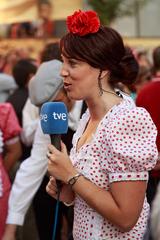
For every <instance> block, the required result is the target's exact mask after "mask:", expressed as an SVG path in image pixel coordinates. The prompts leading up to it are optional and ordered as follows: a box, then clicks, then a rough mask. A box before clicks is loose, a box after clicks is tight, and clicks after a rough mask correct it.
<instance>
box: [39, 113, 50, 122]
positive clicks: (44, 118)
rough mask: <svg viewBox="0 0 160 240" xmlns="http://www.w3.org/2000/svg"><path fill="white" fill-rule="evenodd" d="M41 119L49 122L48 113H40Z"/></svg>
mask: <svg viewBox="0 0 160 240" xmlns="http://www.w3.org/2000/svg"><path fill="white" fill-rule="evenodd" d="M40 120H41V121H44V122H47V120H48V117H47V114H40Z"/></svg>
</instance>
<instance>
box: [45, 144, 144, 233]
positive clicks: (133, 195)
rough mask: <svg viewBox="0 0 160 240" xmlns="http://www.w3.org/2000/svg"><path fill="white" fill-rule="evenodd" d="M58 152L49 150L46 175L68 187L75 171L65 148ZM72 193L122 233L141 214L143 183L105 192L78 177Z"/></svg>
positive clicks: (116, 184)
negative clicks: (47, 172)
mask: <svg viewBox="0 0 160 240" xmlns="http://www.w3.org/2000/svg"><path fill="white" fill-rule="evenodd" d="M61 149H62V150H61V152H60V151H58V150H57V149H56V148H55V147H54V146H52V145H50V146H49V153H48V158H49V162H48V171H49V172H50V174H51V175H52V176H54V177H55V178H56V179H59V180H61V181H63V182H64V183H67V182H68V179H70V178H71V177H73V176H74V175H76V174H77V172H78V171H77V170H76V169H75V168H74V167H73V165H72V163H71V161H70V159H69V157H68V155H67V150H66V148H65V145H64V144H62V145H61ZM72 190H73V191H74V192H75V193H76V194H78V195H79V196H80V197H81V198H82V199H83V200H84V201H85V202H86V203H87V204H88V205H89V206H90V207H91V208H93V209H95V210H96V211H97V212H98V213H99V214H100V215H102V216H103V217H104V218H106V219H107V220H108V221H110V222H112V223H113V224H114V225H116V226H117V227H118V228H120V229H121V231H129V230H130V229H132V228H133V226H134V225H135V224H136V222H137V220H138V218H139V215H140V213H141V210H142V206H143V202H144V197H145V192H146V181H121V182H114V183H111V184H110V189H109V191H107V190H104V189H102V188H100V187H98V186H96V185H95V184H94V183H92V182H91V181H89V180H88V179H86V178H85V177H83V176H80V177H79V178H78V180H77V181H76V183H75V184H74V185H73V187H72Z"/></svg>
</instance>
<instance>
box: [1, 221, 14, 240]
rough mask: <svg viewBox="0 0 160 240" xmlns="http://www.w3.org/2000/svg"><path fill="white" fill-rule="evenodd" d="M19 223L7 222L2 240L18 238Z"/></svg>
mask: <svg viewBox="0 0 160 240" xmlns="http://www.w3.org/2000/svg"><path fill="white" fill-rule="evenodd" d="M16 230H17V225H14V224H7V225H6V228H5V232H4V235H3V237H2V240H16Z"/></svg>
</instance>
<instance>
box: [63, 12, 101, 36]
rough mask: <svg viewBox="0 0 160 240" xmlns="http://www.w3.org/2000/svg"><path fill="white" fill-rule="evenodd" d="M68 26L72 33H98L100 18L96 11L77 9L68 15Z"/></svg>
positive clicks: (82, 34)
mask: <svg viewBox="0 0 160 240" xmlns="http://www.w3.org/2000/svg"><path fill="white" fill-rule="evenodd" d="M67 27H68V30H69V32H70V33H73V34H76V35H79V36H85V35H87V34H89V33H96V32H98V30H99V27H100V20H99V17H98V15H97V13H96V12H94V11H85V12H84V11H81V10H79V11H75V12H74V14H73V15H71V16H68V17H67Z"/></svg>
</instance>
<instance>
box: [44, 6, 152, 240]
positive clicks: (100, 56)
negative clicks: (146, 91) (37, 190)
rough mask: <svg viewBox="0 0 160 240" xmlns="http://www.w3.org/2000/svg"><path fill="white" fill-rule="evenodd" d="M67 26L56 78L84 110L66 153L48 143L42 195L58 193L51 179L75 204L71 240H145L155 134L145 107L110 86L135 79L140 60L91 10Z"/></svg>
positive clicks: (64, 197)
mask: <svg viewBox="0 0 160 240" xmlns="http://www.w3.org/2000/svg"><path fill="white" fill-rule="evenodd" d="M67 25H68V30H69V33H68V34H66V35H65V36H64V37H63V38H62V40H61V50H62V58H63V67H62V69H61V75H62V76H63V78H64V87H65V89H66V91H67V93H68V96H69V97H70V98H71V99H75V100H80V99H83V100H85V102H86V103H87V106H88V110H87V111H86V113H85V114H84V115H83V117H82V119H81V121H80V124H79V127H78V129H77V132H76V133H75V135H74V137H73V148H72V150H71V154H70V157H69V156H68V155H67V151H66V147H65V145H64V144H63V143H62V150H61V152H60V151H58V150H57V149H55V147H54V146H52V145H49V147H48V153H47V155H48V158H49V162H48V170H49V173H50V175H51V176H52V177H51V179H50V182H49V183H48V185H47V188H46V189H47V192H48V193H49V194H50V195H51V196H53V197H54V198H56V197H57V187H56V181H55V179H59V180H61V181H62V182H63V186H62V190H61V194H60V200H61V201H64V202H66V203H67V205H70V204H72V203H73V202H74V228H73V236H74V239H75V240H80V239H83V240H84V239H87V240H94V239H95V240H102V239H103V240H104V239H114V240H116V239H137V240H140V239H143V235H144V232H145V228H146V224H147V218H148V213H149V205H148V203H147V202H146V198H145V193H146V185H147V179H148V171H149V170H150V169H152V168H153V167H154V165H155V164H156V160H157V148H156V143H155V141H156V134H157V132H156V128H155V125H154V124H153V122H152V120H151V118H150V116H149V114H148V112H147V111H146V110H145V109H143V108H137V107H136V106H135V104H134V102H133V100H131V98H129V97H126V96H125V95H124V94H123V93H121V92H118V93H116V92H115V91H114V85H115V84H116V83H117V82H122V83H124V84H131V83H133V82H134V81H135V79H136V75H137V72H138V64H137V62H136V60H135V58H134V56H133V55H132V53H131V51H129V50H127V49H125V47H124V45H123V41H122V38H121V37H120V35H119V34H118V33H117V32H116V31H115V30H113V29H111V28H109V27H104V26H101V25H100V22H99V18H98V16H97V14H96V13H95V12H93V11H87V12H82V11H80V10H79V11H78V12H75V13H74V14H73V15H72V16H69V17H68V18H67Z"/></svg>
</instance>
